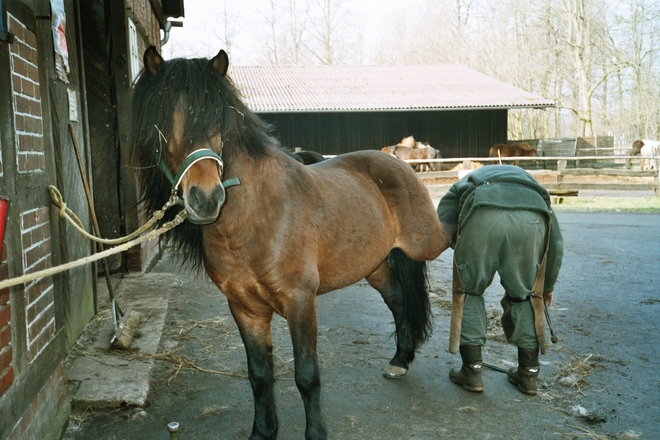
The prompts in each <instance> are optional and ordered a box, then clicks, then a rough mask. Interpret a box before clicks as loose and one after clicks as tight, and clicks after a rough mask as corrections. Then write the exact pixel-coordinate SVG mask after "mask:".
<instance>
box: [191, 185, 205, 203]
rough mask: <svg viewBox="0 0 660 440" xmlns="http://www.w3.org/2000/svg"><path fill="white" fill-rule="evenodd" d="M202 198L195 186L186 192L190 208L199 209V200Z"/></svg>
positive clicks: (200, 192) (200, 201)
mask: <svg viewBox="0 0 660 440" xmlns="http://www.w3.org/2000/svg"><path fill="white" fill-rule="evenodd" d="M202 196H203V194H202V191H201V190H200V189H199V187H197V186H193V187H191V188H190V190H189V191H188V204H189V205H190V206H192V207H199V206H200V205H201V204H202V200H201V199H200V198H201V197H202Z"/></svg>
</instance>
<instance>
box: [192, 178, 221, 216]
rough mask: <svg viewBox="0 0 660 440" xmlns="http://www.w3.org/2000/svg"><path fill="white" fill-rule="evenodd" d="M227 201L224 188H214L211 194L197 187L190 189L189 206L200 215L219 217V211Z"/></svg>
mask: <svg viewBox="0 0 660 440" xmlns="http://www.w3.org/2000/svg"><path fill="white" fill-rule="evenodd" d="M224 201H225V192H224V189H223V188H222V186H218V187H216V188H214V189H213V190H212V191H211V192H210V193H208V192H206V191H204V190H203V189H202V188H200V187H199V186H197V185H193V186H191V187H190V188H189V189H188V196H187V204H188V206H189V207H190V208H192V209H193V210H194V211H195V212H196V213H197V214H199V215H210V216H213V215H217V210H218V208H219V207H220V205H222V204H223V203H224Z"/></svg>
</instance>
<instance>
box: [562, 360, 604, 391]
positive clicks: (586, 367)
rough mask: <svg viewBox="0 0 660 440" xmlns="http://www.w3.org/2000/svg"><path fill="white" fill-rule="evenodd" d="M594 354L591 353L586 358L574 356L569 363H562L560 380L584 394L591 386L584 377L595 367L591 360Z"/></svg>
mask: <svg viewBox="0 0 660 440" xmlns="http://www.w3.org/2000/svg"><path fill="white" fill-rule="evenodd" d="M592 356H593V354H589V355H588V356H586V357H585V358H578V357H576V356H572V357H571V359H570V361H569V362H568V363H566V364H564V365H560V369H559V371H558V382H559V383H560V384H562V385H564V386H568V387H570V388H573V389H575V390H576V391H577V392H578V393H580V394H584V393H583V390H585V389H588V388H590V385H589V384H588V383H587V382H586V381H585V380H584V378H585V377H586V376H588V375H589V374H591V373H592V372H593V369H594V367H595V364H593V363H590V362H589V360H590V359H591V358H592Z"/></svg>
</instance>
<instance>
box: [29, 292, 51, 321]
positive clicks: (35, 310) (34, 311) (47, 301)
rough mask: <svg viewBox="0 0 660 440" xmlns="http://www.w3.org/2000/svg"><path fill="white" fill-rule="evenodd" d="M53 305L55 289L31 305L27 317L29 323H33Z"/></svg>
mask: <svg viewBox="0 0 660 440" xmlns="http://www.w3.org/2000/svg"><path fill="white" fill-rule="evenodd" d="M52 303H53V289H50V290H49V291H48V292H47V293H45V294H43V295H41V296H40V297H39V298H37V300H36V301H34V302H33V303H32V304H30V305H29V306H28V308H27V311H26V315H27V321H28V322H32V320H33V319H34V318H35V317H36V316H37V315H38V314H39V313H41V312H43V311H44V310H45V309H46V307H48V306H49V305H51V304H52Z"/></svg>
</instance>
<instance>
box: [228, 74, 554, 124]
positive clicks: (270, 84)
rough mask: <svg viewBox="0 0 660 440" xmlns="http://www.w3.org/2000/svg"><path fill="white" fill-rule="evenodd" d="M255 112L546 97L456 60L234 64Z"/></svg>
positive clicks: (523, 102)
mask: <svg viewBox="0 0 660 440" xmlns="http://www.w3.org/2000/svg"><path fill="white" fill-rule="evenodd" d="M229 76H230V77H231V78H232V80H233V81H234V83H235V84H236V86H237V87H238V88H239V89H240V91H241V93H242V95H243V97H244V98H245V101H246V104H247V105H248V107H250V109H252V111H255V112H257V113H268V112H342V111H376V110H433V109H461V108H466V109H468V108H469V109H475V108H530V107H532V108H543V107H552V106H554V105H555V104H554V103H553V102H552V101H551V100H549V99H546V98H543V97H541V96H538V95H535V94H533V93H529V92H527V91H525V90H522V89H520V88H518V87H514V86H512V85H510V84H507V83H504V82H502V81H499V80H496V79H493V78H491V77H489V76H487V75H484V74H482V73H479V72H476V71H474V70H472V69H469V68H467V67H464V66H461V65H458V64H446V65H433V66H230V68H229Z"/></svg>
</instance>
